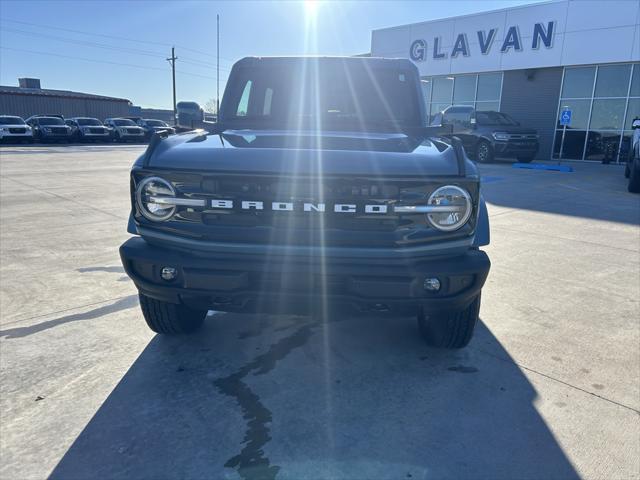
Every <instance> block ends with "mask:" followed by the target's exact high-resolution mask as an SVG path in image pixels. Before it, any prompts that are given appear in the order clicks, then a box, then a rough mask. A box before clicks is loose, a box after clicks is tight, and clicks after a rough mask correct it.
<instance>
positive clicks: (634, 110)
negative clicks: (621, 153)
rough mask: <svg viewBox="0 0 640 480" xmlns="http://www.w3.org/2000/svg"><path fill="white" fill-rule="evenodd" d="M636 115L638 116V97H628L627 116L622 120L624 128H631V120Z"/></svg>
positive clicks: (639, 105) (639, 106) (639, 110)
mask: <svg viewBox="0 0 640 480" xmlns="http://www.w3.org/2000/svg"><path fill="white" fill-rule="evenodd" d="M636 117H639V118H640V98H630V99H629V105H628V106H627V118H626V119H625V121H624V128H625V130H626V129H630V128H631V122H633V119H634V118H636Z"/></svg>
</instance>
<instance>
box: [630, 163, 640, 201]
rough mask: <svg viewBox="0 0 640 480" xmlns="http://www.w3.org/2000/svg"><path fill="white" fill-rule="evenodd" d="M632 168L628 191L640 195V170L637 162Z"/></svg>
mask: <svg viewBox="0 0 640 480" xmlns="http://www.w3.org/2000/svg"><path fill="white" fill-rule="evenodd" d="M634 163H636V164H634V165H633V166H632V167H631V168H629V170H630V171H629V185H628V186H627V190H629V191H630V192H631V193H640V168H638V166H637V160H636V162H634Z"/></svg>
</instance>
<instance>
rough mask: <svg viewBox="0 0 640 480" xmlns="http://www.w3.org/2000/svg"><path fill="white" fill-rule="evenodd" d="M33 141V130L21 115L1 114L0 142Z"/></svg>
mask: <svg viewBox="0 0 640 480" xmlns="http://www.w3.org/2000/svg"><path fill="white" fill-rule="evenodd" d="M17 141H20V142H29V143H31V142H33V130H32V129H31V127H30V126H29V125H27V124H26V123H25V122H24V120H23V119H22V118H21V117H14V116H12V115H0V142H3V143H4V142H17Z"/></svg>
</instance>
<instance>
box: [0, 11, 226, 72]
mask: <svg viewBox="0 0 640 480" xmlns="http://www.w3.org/2000/svg"><path fill="white" fill-rule="evenodd" d="M0 21H2V22H9V23H17V24H21V25H29V26H32V27H38V28H48V29H51V30H59V31H62V32H70V33H77V34H80V35H89V36H92V37H103V38H111V39H115V40H126V41H129V42H137V43H145V44H148V45H158V46H162V47H171V46H172V45H171V44H169V43H162V42H153V41H150V40H140V39H136V38H130V37H121V36H117V35H107V34H104V33H96V32H86V31H82V30H74V29H71V28H62V27H56V26H53V25H43V24H39V23H31V22H25V21H22V20H13V19H9V18H2V19H0ZM176 47H177V48H180V49H182V50H187V51H190V52H193V53H197V54H200V55H206V56H209V57H213V58H216V56H215V55H214V54H212V53H210V52H204V51H202V50H197V49H194V48H191V47H186V46H182V45H176ZM220 59H221V60H227V61H229V62H235V60H232V59H229V58H224V57H220Z"/></svg>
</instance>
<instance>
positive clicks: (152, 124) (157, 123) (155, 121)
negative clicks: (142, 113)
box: [145, 120, 167, 127]
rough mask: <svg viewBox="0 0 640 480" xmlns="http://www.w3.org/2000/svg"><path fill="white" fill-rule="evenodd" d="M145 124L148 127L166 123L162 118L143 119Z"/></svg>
mask: <svg viewBox="0 0 640 480" xmlns="http://www.w3.org/2000/svg"><path fill="white" fill-rule="evenodd" d="M145 122H146V124H147V125H149V126H150V127H166V126H167V124H166V123H164V122H163V121H162V120H145Z"/></svg>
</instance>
